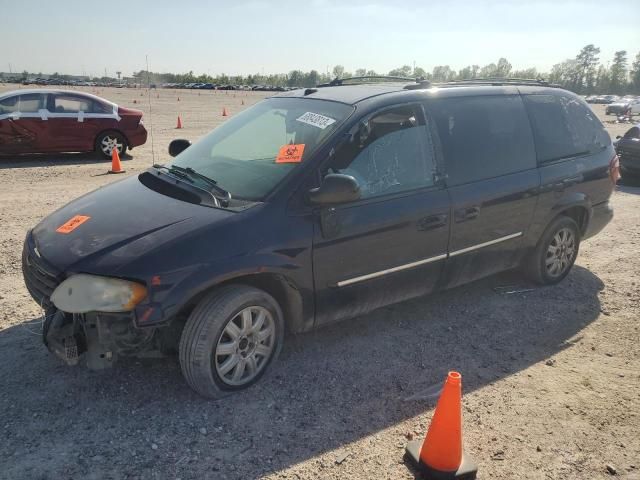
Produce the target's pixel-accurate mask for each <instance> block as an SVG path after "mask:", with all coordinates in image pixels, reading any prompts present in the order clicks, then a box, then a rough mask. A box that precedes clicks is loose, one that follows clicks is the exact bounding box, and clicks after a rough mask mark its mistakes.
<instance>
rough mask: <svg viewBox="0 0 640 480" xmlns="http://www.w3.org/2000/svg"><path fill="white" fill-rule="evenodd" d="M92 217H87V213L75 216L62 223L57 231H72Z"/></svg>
mask: <svg viewBox="0 0 640 480" xmlns="http://www.w3.org/2000/svg"><path fill="white" fill-rule="evenodd" d="M90 218H91V217H87V216H86V215H76V216H75V217H73V218H71V219H69V220H68V221H67V222H65V223H63V224H62V225H60V226H59V227H58V228H57V229H56V232H58V233H71V232H73V231H74V230H75V229H76V228H78V227H79V226H80V225H82V224H83V223H84V222H86V221H87V220H89V219H90Z"/></svg>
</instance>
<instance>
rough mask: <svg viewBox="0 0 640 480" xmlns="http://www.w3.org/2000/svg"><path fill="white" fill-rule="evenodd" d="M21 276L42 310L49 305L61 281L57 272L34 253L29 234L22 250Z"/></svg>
mask: <svg viewBox="0 0 640 480" xmlns="http://www.w3.org/2000/svg"><path fill="white" fill-rule="evenodd" d="M22 275H23V276H24V283H25V285H26V286H27V290H29V293H30V294H31V296H32V297H33V299H34V300H35V301H36V302H38V304H39V305H41V306H42V307H44V308H47V307H49V306H50V305H51V301H50V300H49V298H50V297H51V294H52V293H53V291H54V290H55V289H56V287H57V286H58V285H59V284H60V282H61V281H62V278H61V274H60V272H59V271H57V270H56V269H54V268H53V267H51V265H49V264H47V263H46V262H45V261H44V260H43V259H42V258H41V257H40V256H39V255H38V254H37V253H36V251H35V245H34V242H33V238H32V237H31V234H29V235H28V236H27V239H26V240H25V242H24V248H23V250H22Z"/></svg>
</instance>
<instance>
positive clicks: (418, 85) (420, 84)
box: [318, 75, 431, 90]
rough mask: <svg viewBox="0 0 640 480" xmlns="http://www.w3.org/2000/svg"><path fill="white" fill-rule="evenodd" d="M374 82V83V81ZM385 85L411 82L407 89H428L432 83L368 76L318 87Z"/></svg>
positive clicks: (419, 80) (335, 81)
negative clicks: (389, 82) (360, 84)
mask: <svg viewBox="0 0 640 480" xmlns="http://www.w3.org/2000/svg"><path fill="white" fill-rule="evenodd" d="M372 80H373V81H372ZM376 81H377V82H378V83H383V82H385V81H391V82H411V83H410V84H409V85H406V86H405V87H404V88H406V89H409V90H410V89H415V88H426V87H428V86H429V85H430V84H431V82H429V80H425V79H424V78H411V77H394V76H386V75H367V76H364V77H349V78H335V79H333V80H331V81H330V82H328V83H321V84H320V85H318V87H341V86H344V85H345V84H358V83H376Z"/></svg>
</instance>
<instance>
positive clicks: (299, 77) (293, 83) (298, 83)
mask: <svg viewBox="0 0 640 480" xmlns="http://www.w3.org/2000/svg"><path fill="white" fill-rule="evenodd" d="M303 81H304V73H303V72H302V71H300V70H291V71H290V72H289V75H287V85H288V86H289V87H302V82H303Z"/></svg>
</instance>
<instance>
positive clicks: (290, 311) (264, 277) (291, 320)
mask: <svg viewBox="0 0 640 480" xmlns="http://www.w3.org/2000/svg"><path fill="white" fill-rule="evenodd" d="M229 284H236V285H237V284H241V285H248V286H250V287H254V288H257V289H259V290H263V291H264V292H266V293H268V294H269V295H271V296H272V297H273V298H274V299H275V301H276V302H278V305H279V306H280V308H281V310H282V313H283V316H284V322H285V328H286V329H287V330H289V331H292V332H298V331H301V330H302V321H303V305H302V297H301V295H300V293H299V291H298V289H297V287H296V286H295V285H293V284H292V282H291V281H290V280H289V279H287V278H286V277H285V276H284V275H279V274H276V273H256V274H251V275H244V276H241V277H235V278H232V279H229V280H227V281H225V282H221V283H219V284H216V285H215V286H213V287H211V288H209V289H207V290H204V291H202V292H200V293H199V294H197V295H196V296H194V297H193V298H192V299H191V300H189V302H188V303H187V304H186V305H185V306H184V307H183V308H182V310H181V311H180V313H179V314H178V315H176V320H177V321H178V322H180V323H183V324H184V322H186V319H187V318H188V317H189V315H190V314H191V312H192V311H193V309H194V308H195V307H196V305H198V303H200V301H201V300H202V299H203V298H204V297H205V296H207V295H208V294H210V293H211V292H212V291H214V290H217V289H219V288H222V287H224V286H226V285H229Z"/></svg>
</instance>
